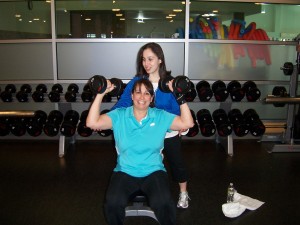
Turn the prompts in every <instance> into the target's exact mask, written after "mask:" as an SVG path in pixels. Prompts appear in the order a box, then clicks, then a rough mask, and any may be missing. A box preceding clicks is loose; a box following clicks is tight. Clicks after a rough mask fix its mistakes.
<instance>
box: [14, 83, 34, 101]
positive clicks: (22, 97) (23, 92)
mask: <svg viewBox="0 0 300 225" xmlns="http://www.w3.org/2000/svg"><path fill="white" fill-rule="evenodd" d="M31 91H32V88H31V86H30V85H29V84H23V85H22V86H21V88H20V91H18V92H17V94H16V98H17V99H18V101H19V102H28V94H30V93H31Z"/></svg>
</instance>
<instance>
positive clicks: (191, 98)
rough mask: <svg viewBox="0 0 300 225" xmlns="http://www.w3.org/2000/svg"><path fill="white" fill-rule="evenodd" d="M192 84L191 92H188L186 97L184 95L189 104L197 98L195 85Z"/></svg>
mask: <svg viewBox="0 0 300 225" xmlns="http://www.w3.org/2000/svg"><path fill="white" fill-rule="evenodd" d="M190 82H191V90H190V91H189V92H187V93H186V94H185V95H184V98H185V100H186V101H187V102H192V101H194V99H195V98H196V96H197V92H196V89H195V85H194V83H193V82H192V81H190Z"/></svg>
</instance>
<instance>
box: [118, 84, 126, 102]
mask: <svg viewBox="0 0 300 225" xmlns="http://www.w3.org/2000/svg"><path fill="white" fill-rule="evenodd" d="M126 85H127V84H125V83H123V84H122V89H121V91H120V93H119V94H118V95H117V99H118V100H119V99H120V98H121V95H122V94H123V92H124V90H125V88H126Z"/></svg>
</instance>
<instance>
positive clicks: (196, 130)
mask: <svg viewBox="0 0 300 225" xmlns="http://www.w3.org/2000/svg"><path fill="white" fill-rule="evenodd" d="M190 111H191V114H192V117H193V120H194V126H193V127H192V128H190V129H189V131H188V132H187V134H186V136H187V137H195V136H196V135H197V134H198V133H199V127H198V124H197V121H196V114H195V112H194V111H193V110H192V109H190Z"/></svg>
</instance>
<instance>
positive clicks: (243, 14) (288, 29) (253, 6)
mask: <svg viewBox="0 0 300 225" xmlns="http://www.w3.org/2000/svg"><path fill="white" fill-rule="evenodd" d="M299 20H300V5H283V4H265V3H238V2H203V1H194V0H193V1H191V5H190V38H192V39H231V40H237V39H241V40H277V41H278V40H279V41H289V40H293V39H294V38H295V37H296V36H297V35H298V34H299V30H300V23H299V22H298V21H299Z"/></svg>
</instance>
